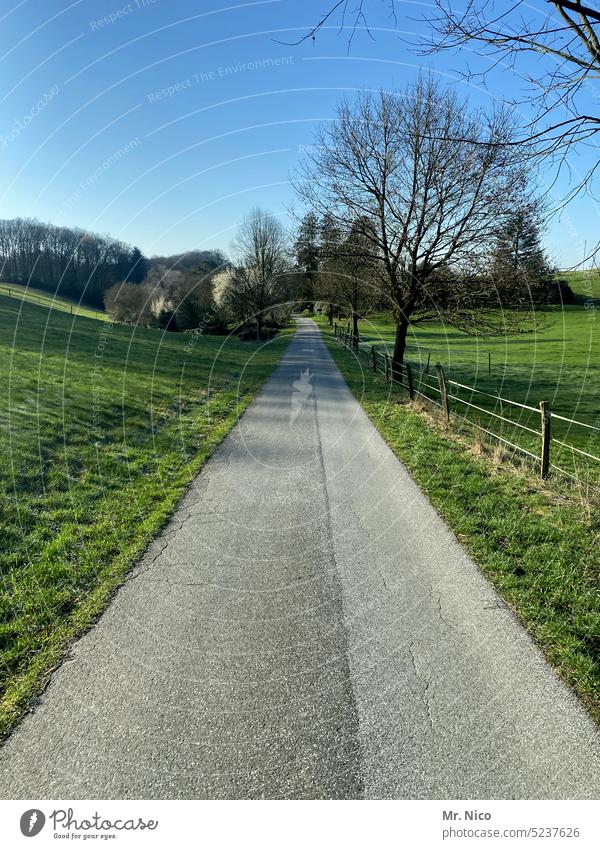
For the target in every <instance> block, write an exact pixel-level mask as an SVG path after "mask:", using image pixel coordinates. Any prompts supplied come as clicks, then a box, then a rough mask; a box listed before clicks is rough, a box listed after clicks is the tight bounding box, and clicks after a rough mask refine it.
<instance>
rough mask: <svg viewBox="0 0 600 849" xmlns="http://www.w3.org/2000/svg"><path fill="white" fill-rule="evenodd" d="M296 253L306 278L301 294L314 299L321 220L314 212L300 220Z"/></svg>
mask: <svg viewBox="0 0 600 849" xmlns="http://www.w3.org/2000/svg"><path fill="white" fill-rule="evenodd" d="M294 255H295V257H296V263H297V264H298V266H299V267H300V269H301V270H302V272H303V274H304V280H305V285H304V286H303V287H302V291H301V292H300V295H301V297H303V298H306V299H307V300H312V299H313V298H314V280H315V277H316V275H317V272H318V270H319V221H318V219H317V216H316V215H315V214H314V213H313V212H308V213H307V214H306V215H305V216H304V218H303V219H302V221H301V222H300V226H299V228H298V234H297V236H296V241H295V242H294Z"/></svg>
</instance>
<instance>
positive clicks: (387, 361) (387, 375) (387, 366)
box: [385, 354, 390, 383]
mask: <svg viewBox="0 0 600 849" xmlns="http://www.w3.org/2000/svg"><path fill="white" fill-rule="evenodd" d="M385 379H386V381H387V382H388V383H389V382H390V358H389V356H388V355H387V354H386V355H385Z"/></svg>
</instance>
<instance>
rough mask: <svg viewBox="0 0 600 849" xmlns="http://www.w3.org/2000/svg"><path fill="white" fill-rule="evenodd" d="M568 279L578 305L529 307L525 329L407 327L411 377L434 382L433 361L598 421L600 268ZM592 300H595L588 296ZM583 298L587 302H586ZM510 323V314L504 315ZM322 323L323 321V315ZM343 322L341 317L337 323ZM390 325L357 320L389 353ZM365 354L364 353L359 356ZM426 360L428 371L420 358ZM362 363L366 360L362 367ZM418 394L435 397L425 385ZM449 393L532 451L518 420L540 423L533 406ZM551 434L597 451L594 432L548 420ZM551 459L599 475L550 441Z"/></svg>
mask: <svg viewBox="0 0 600 849" xmlns="http://www.w3.org/2000/svg"><path fill="white" fill-rule="evenodd" d="M563 276H564V277H567V278H569V281H570V283H571V285H572V288H573V290H574V292H575V294H576V297H577V301H578V303H576V304H573V305H568V306H554V307H547V308H544V309H537V310H535V311H533V310H532V312H531V314H530V327H531V330H532V332H527V333H523V334H518V335H507V336H469V335H467V334H466V333H463V332H461V331H459V330H456V329H454V328H452V327H448V326H445V325H443V324H442V323H436V324H424V325H422V326H418V327H416V328H415V329H413V330H412V333H411V335H410V337H409V341H408V348H407V354H406V358H407V360H408V361H409V362H410V363H411V364H412V366H413V368H414V369H415V372H416V374H417V375H419V372H420V377H421V379H422V380H423V381H424V383H425V384H427V383H429V384H430V385H431V386H434V387H435V386H437V380H436V374H435V364H436V363H441V364H442V366H443V367H444V370H445V373H446V376H447V377H449V378H450V379H453V380H455V381H457V382H458V383H462V384H465V385H468V386H472V387H475V388H476V389H478V390H480V391H482V392H485V393H488V394H489V395H499V396H501V397H503V398H507V399H509V400H513V401H518V402H521V403H524V404H528V405H529V406H531V407H535V408H537V407H538V405H539V402H540V401H547V402H548V403H549V406H550V409H551V410H552V411H553V412H555V413H558V414H560V415H562V416H566V417H567V418H572V419H576V420H579V421H582V422H585V423H587V424H590V425H594V426H596V427H599V426H600V403H599V398H600V273H598V272H593V273H586V272H577V273H575V274H571V275H563ZM596 298H598V301H597V303H596V302H595V301H594V299H596ZM586 301H587V303H586ZM507 321H508V322H510V315H509V316H507ZM321 322H323V323H325V322H324V321H323V319H321ZM342 326H343V327H345V326H346V325H345V322H342ZM394 330H395V327H394V323H393V321H392V319H391V317H390V316H389V314H387V313H379V314H372V315H369V316H368V317H367V318H365V319H363V320H362V321H361V322H360V323H359V332H360V338H361V341H362V342H364V343H368V344H370V345H375V346H376V347H377V348H378V349H379V350H381V351H382V352H383V351H387V352H388V353H389V354H390V355H391V353H392V351H393V341H394ZM365 360H366V357H365ZM428 361H429V370H428V372H427V373H425V370H426V369H427V363H428ZM366 367H367V368H368V365H367V366H366ZM422 388H423V392H424V394H426V395H429V396H431V397H432V398H439V396H438V395H437V393H436V392H435V389H433V390H432V389H430V388H429V387H427V386H426V385H425V386H424V387H422ZM449 391H450V392H451V393H452V394H455V395H456V396H457V397H460V398H462V399H463V400H465V401H468V402H470V403H472V404H476V405H477V406H480V407H483V408H484V409H486V410H489V411H491V412H493V413H496V414H501V415H503V416H506V417H507V418H509V419H511V421H513V422H515V424H514V425H511V424H506V423H502V422H500V420H499V419H496V418H494V417H493V416H491V415H486V414H484V413H481V412H480V411H476V410H473V408H469V407H467V406H465V405H462V404H458V403H456V402H455V403H454V405H453V402H452V400H451V401H450V404H451V406H452V405H453V406H454V409H455V411H456V412H457V413H460V415H463V416H465V418H467V419H468V420H471V421H476V422H478V423H479V424H481V425H482V426H484V427H486V428H488V429H490V430H492V431H493V432H495V433H498V434H500V435H501V436H503V437H504V438H505V439H508V440H509V441H510V442H514V443H515V444H517V445H519V446H522V447H523V448H526V449H528V450H531V451H532V452H534V453H537V452H538V450H539V439H538V438H537V437H536V436H535V435H533V434H530V433H529V432H528V431H526V430H523V429H522V428H520V427H519V425H525V426H526V427H529V428H532V429H534V430H538V431H539V429H540V415H539V414H538V413H537V412H531V411H527V410H522V409H520V408H516V407H510V406H509V405H506V404H505V405H502V404H499V403H498V402H496V401H494V400H493V399H490V398H487V397H485V396H483V395H479V394H477V393H471V392H469V391H468V390H464V389H456V388H454V387H449ZM552 436H553V437H554V438H555V439H558V440H560V441H562V442H566V443H569V444H572V445H575V446H576V447H578V448H580V449H581V450H583V451H586V452H587V453H589V454H592V455H594V456H597V457H600V433H595V432H593V431H591V430H588V429H585V428H582V427H578V426H576V425H571V424H569V423H566V422H562V421H560V420H557V419H553V420H552ZM551 461H552V462H554V463H555V464H556V465H557V466H558V467H559V468H562V469H564V470H565V471H567V472H568V473H569V474H575V475H576V476H577V477H581V478H583V479H584V480H592V479H593V480H594V481H596V480H598V479H600V463H594V461H592V460H588V459H586V458H582V457H580V456H579V455H576V454H574V453H573V452H572V451H570V450H569V449H567V448H565V447H564V446H561V445H560V444H559V443H558V442H553V443H552V446H551Z"/></svg>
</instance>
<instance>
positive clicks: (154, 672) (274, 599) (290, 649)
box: [0, 320, 600, 799]
mask: <svg viewBox="0 0 600 849" xmlns="http://www.w3.org/2000/svg"><path fill="white" fill-rule="evenodd" d="M303 372H304V374H302V373H303ZM0 795H1V796H2V797H4V798H28V799H37V798H40V799H42V798H50V799H77V798H105V799H112V798H143V799H151V798H248V797H250V798H264V797H266V798H294V799H296V798H361V797H364V798H385V797H394V798H434V799H435V798H449V799H452V798H457V799H460V798H463V799H470V798H478V799H485V798H490V799H499V798H598V797H599V795H600V747H599V735H598V732H597V730H596V729H595V727H594V726H593V724H592V723H591V721H590V720H589V719H588V717H587V715H586V714H585V713H584V711H583V710H582V709H581V707H580V706H579V704H578V702H577V701H576V699H575V698H574V697H573V695H572V694H571V693H570V692H569V691H568V690H567V689H566V688H565V687H564V686H563V685H562V684H561V683H560V682H559V681H558V679H557V678H556V677H555V675H554V674H553V673H552V671H551V670H550V668H549V667H548V665H547V664H546V662H545V661H544V659H543V657H542V655H541V653H540V652H539V651H538V649H537V648H536V647H535V646H534V645H533V644H532V642H531V641H530V639H529V637H528V636H527V635H526V634H525V632H524V630H523V629H522V628H521V627H520V625H519V624H518V623H517V622H516V620H515V618H514V617H513V615H512V614H511V613H510V612H509V610H508V609H507V608H506V607H505V606H504V605H503V603H502V602H501V601H500V600H499V599H498V597H497V595H496V594H495V592H494V590H493V589H492V588H491V586H490V585H489V583H488V582H487V581H486V580H485V579H484V577H483V576H482V575H481V573H480V572H479V570H478V568H477V567H476V566H475V565H474V564H473V562H472V561H471V560H470V559H469V557H468V556H467V555H466V554H465V552H464V550H463V549H462V548H461V547H460V546H459V545H458V543H457V542H456V540H455V539H454V537H453V536H452V534H451V533H450V531H449V530H448V529H447V527H446V526H445V524H444V523H443V521H442V520H441V519H440V518H439V516H438V515H437V513H436V512H435V511H434V509H433V508H432V507H431V505H430V504H429V502H428V501H427V499H426V498H425V497H424V496H423V494H422V493H421V492H420V490H419V489H418V488H417V486H416V485H415V484H414V483H413V481H412V480H411V478H410V477H409V475H408V474H407V472H406V471H405V469H404V467H403V466H402V465H401V464H400V463H399V462H398V460H396V459H395V457H394V456H393V454H392V453H391V452H390V450H389V449H388V448H387V446H386V445H385V443H384V442H383V441H382V439H381V438H380V437H379V435H378V434H377V432H376V431H375V429H374V428H373V426H372V425H371V423H370V422H369V420H368V419H367V417H366V415H365V414H364V413H363V411H362V409H361V407H360V406H359V405H358V404H357V402H356V401H355V400H354V398H353V397H352V395H351V394H350V392H349V390H348V388H347V386H346V384H345V382H344V380H343V378H342V377H341V375H340V373H339V371H338V369H337V368H336V366H335V364H334V363H333V361H332V360H331V358H330V356H329V354H328V352H327V350H326V348H325V345H324V344H323V342H322V340H321V338H320V335H319V332H318V330H317V329H316V327H315V325H314V324H313V323H312V322H310V321H308V320H300V322H299V329H298V332H297V334H296V336H295V339H294V341H293V342H292V344H291V345H290V347H289V349H288V351H287V353H286V355H285V357H284V359H283V360H282V362H281V364H280V366H279V367H278V369H277V371H276V372H275V373H274V375H273V376H272V378H271V379H270V380H269V382H268V383H267V384H266V385H265V387H264V389H263V391H262V392H261V394H260V395H259V396H258V398H257V399H256V401H255V402H254V404H253V405H252V406H251V407H250V408H249V410H248V411H247V412H246V414H245V415H244V417H243V418H242V420H241V421H240V422H239V424H238V425H237V426H236V427H235V428H234V430H233V431H232V432H231V434H230V435H229V437H228V438H227V439H226V440H225V442H224V443H223V444H222V446H221V447H220V448H219V450H218V451H217V452H216V453H215V454H214V455H213V457H212V459H211V460H210V461H209V462H208V463H207V464H206V466H205V468H204V470H203V471H202V473H201V474H200V475H199V476H198V478H197V479H196V481H195V483H194V485H193V486H192V488H191V489H190V490H189V492H188V494H187V495H186V496H185V498H184V499H183V501H182V503H181V505H180V507H179V508H178V510H177V511H176V513H175V514H174V516H173V517H172V520H171V522H170V524H169V525H168V527H167V528H166V529H165V531H164V533H163V534H162V535H161V536H160V537H159V538H158V539H157V540H156V541H155V542H154V543H153V545H152V546H151V548H150V549H149V551H148V552H147V553H146V555H145V556H144V558H143V560H142V561H141V563H140V564H139V566H138V567H136V569H135V570H134V571H133V572H132V574H131V575H130V577H129V578H128V580H127V581H126V582H125V584H124V586H123V587H122V588H121V590H120V591H119V592H118V594H117V595H116V597H115V598H114V600H113V602H112V603H111V604H110V606H109V608H108V609H107V611H106V613H105V614H104V616H103V617H102V618H101V620H100V621H99V623H98V624H97V625H96V626H95V627H94V628H93V629H92V630H91V631H90V632H89V633H88V634H86V635H85V636H84V637H83V638H82V639H80V640H79V641H78V642H77V643H76V644H75V646H74V647H73V650H72V652H71V655H70V657H69V659H68V660H67V661H66V662H65V663H64V664H63V665H62V666H61V667H60V669H58V670H57V671H56V672H55V674H54V675H53V678H52V680H51V683H50V684H49V686H48V687H47V689H46V691H45V692H44V694H43V696H42V698H41V700H40V702H39V704H38V705H37V707H36V709H35V710H34V711H33V712H32V713H30V714H29V715H28V716H27V717H26V718H25V720H24V721H23V722H22V723H21V725H20V726H19V728H18V729H17V730H16V732H15V733H13V735H12V736H11V737H10V738H9V739H8V741H7V743H6V744H5V745H4V746H3V747H2V749H1V752H0Z"/></svg>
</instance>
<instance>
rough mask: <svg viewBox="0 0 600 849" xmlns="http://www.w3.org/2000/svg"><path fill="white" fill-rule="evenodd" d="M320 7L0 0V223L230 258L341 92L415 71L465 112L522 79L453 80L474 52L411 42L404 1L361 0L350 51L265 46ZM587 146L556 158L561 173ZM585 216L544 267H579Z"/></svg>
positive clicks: (281, 193)
mask: <svg viewBox="0 0 600 849" xmlns="http://www.w3.org/2000/svg"><path fill="white" fill-rule="evenodd" d="M326 6H327V0H308V1H307V2H298V0H264V2H253V3H243V4H240V3H235V2H234V0H230V2H229V3H228V4H227V5H224V4H223V3H221V4H219V3H218V2H211V0H208V2H202V3H196V2H191V0H169V2H167V0H130V2H129V1H128V0H78V2H77V0H75V2H69V0H62V2H59V0H44V2H43V3H41V2H39V0H22V2H20V0H8V2H7V1H6V0H3V2H2V3H0V24H1V26H2V34H3V44H4V47H3V53H2V55H0V71H1V74H2V76H1V79H2V89H3V90H2V93H1V94H0V102H1V104H2V106H1V112H0V149H1V151H2V154H3V156H2V160H3V167H2V172H1V173H2V177H1V186H0V191H1V195H2V205H1V207H0V216H2V217H6V218H11V217H15V216H32V217H37V218H40V219H42V220H47V221H52V222H54V223H57V224H65V225H73V226H75V225H77V226H81V227H84V228H87V229H91V230H96V231H100V232H108V233H111V234H112V235H114V236H117V237H119V238H121V239H123V240H125V241H128V242H131V243H133V244H137V245H139V246H140V247H141V248H142V250H143V251H144V252H145V253H147V254H148V255H152V254H163V253H174V252H178V251H183V250H188V249H193V248H200V249H203V248H211V247H219V248H222V249H224V250H227V249H228V247H229V244H230V241H231V238H232V235H233V231H234V230H235V228H236V226H237V224H238V223H239V220H240V218H241V217H242V216H243V215H244V213H245V212H247V210H248V209H249V208H251V207H252V206H256V205H259V206H262V207H265V208H267V209H271V210H273V211H274V212H276V213H278V214H280V215H281V216H282V220H284V221H287V210H288V208H289V205H290V203H291V202H292V201H293V192H292V190H291V187H290V185H289V174H290V172H291V171H292V170H293V169H294V167H295V166H296V165H297V163H298V160H299V157H300V156H301V153H302V149H303V147H305V146H306V145H310V144H311V141H312V138H313V132H314V128H315V125H316V124H318V123H319V122H321V121H326V120H329V119H331V118H332V116H333V114H334V110H335V104H336V101H337V100H338V99H339V98H340V97H341V96H342V95H343V94H344V93H346V94H350V93H352V92H353V91H355V90H358V89H360V88H363V87H366V88H374V89H377V88H380V87H383V88H386V89H393V88H395V87H402V86H404V85H405V84H406V82H407V81H408V80H409V79H411V78H413V77H414V76H415V75H416V74H418V72H419V69H420V68H421V67H428V68H432V69H433V70H434V72H436V73H441V74H444V75H445V79H446V80H447V81H448V83H449V84H453V85H457V86H459V88H460V90H461V92H462V93H463V94H465V95H468V96H469V98H470V99H471V100H472V101H473V103H474V104H485V103H489V101H490V98H491V97H493V96H494V94H492V92H495V96H501V94H502V93H505V94H507V95H508V94H510V95H513V94H515V95H516V94H518V92H519V90H520V89H521V88H522V85H521V82H520V80H519V79H518V77H516V76H514V74H512V72H510V71H499V72H498V73H497V74H496V75H495V77H494V78H493V79H491V80H490V87H489V90H488V91H484V90H482V89H478V88H477V87H476V86H474V85H468V84H467V83H465V82H464V81H463V80H460V78H459V77H458V74H457V73H456V72H457V71H458V69H460V68H461V67H464V63H465V61H466V60H467V59H469V60H470V61H471V62H473V61H474V60H473V57H472V56H468V55H467V51H462V52H461V55H458V56H455V57H453V56H450V55H448V54H443V55H439V56H435V57H432V58H429V57H428V58H423V57H420V56H418V55H417V53H416V52H411V50H410V49H409V48H408V47H407V46H406V44H405V43H404V42H403V40H402V39H401V37H400V33H401V32H402V31H405V32H406V31H411V30H412V31H413V32H414V31H416V30H417V29H418V25H417V24H416V23H414V22H411V20H410V19H409V18H416V17H418V15H419V12H420V8H419V7H420V4H419V3H401V4H399V5H398V8H399V23H398V27H397V28H396V29H394V24H393V21H392V20H391V19H390V18H389V15H388V13H387V10H386V7H385V4H383V3H380V2H379V0H373V3H372V8H373V11H372V12H371V14H370V19H369V23H370V25H371V28H372V36H373V38H370V37H369V36H368V35H367V34H366V33H364V32H358V33H357V34H356V36H355V39H354V41H353V44H352V46H351V48H350V52H349V53H348V46H347V40H346V38H345V36H344V35H343V34H342V35H340V33H339V30H338V27H337V22H334V23H333V25H332V26H331V27H330V28H328V29H326V30H324V31H323V32H322V33H321V34H320V36H319V38H318V39H317V41H316V43H314V44H313V43H312V42H310V41H309V42H305V43H303V44H302V45H300V46H296V47H292V46H286V45H283V44H280V43H278V41H292V40H294V39H295V38H297V37H299V35H301V34H303V33H304V32H306V31H307V29H308V28H310V26H312V25H313V24H314V23H315V22H316V20H317V19H318V17H319V14H320V13H321V12H322V11H323V9H324V8H325V7H326ZM529 70H531V66H530V67H529ZM592 153H594V152H593V151H586V152H582V153H580V154H579V155H578V156H577V157H571V161H570V164H571V166H572V168H573V169H574V170H573V175H572V179H576V176H577V172H578V171H581V170H583V169H584V168H585V166H586V164H589V162H590V161H592V159H591V157H592ZM551 176H552V175H551V174H547V175H542V178H543V180H542V181H543V182H544V181H545V182H547V183H549V182H550V179H551ZM567 179H568V178H567V176H566V173H565V176H564V177H563V178H561V180H560V181H559V183H558V184H557V186H555V188H554V192H555V194H556V193H558V194H559V195H560V193H561V191H564V189H565V188H566V184H567ZM598 223H599V216H598V209H597V207H596V205H595V203H594V202H593V201H592V200H591V199H589V198H583V199H581V200H578V201H576V202H574V203H573V204H571V205H570V206H569V208H568V210H567V213H566V214H565V215H563V217H562V219H561V220H556V221H554V222H553V224H552V225H551V228H550V231H549V233H548V239H547V241H548V246H549V248H550V250H551V253H552V255H553V256H554V257H555V259H556V260H557V261H558V262H559V263H560V264H561V265H563V266H566V265H570V264H572V263H575V262H577V261H578V260H579V259H580V258H581V255H582V253H583V246H584V243H585V242H586V241H587V244H588V247H589V246H590V245H592V244H593V243H595V242H596V241H597V240H598V236H597V233H598Z"/></svg>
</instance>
